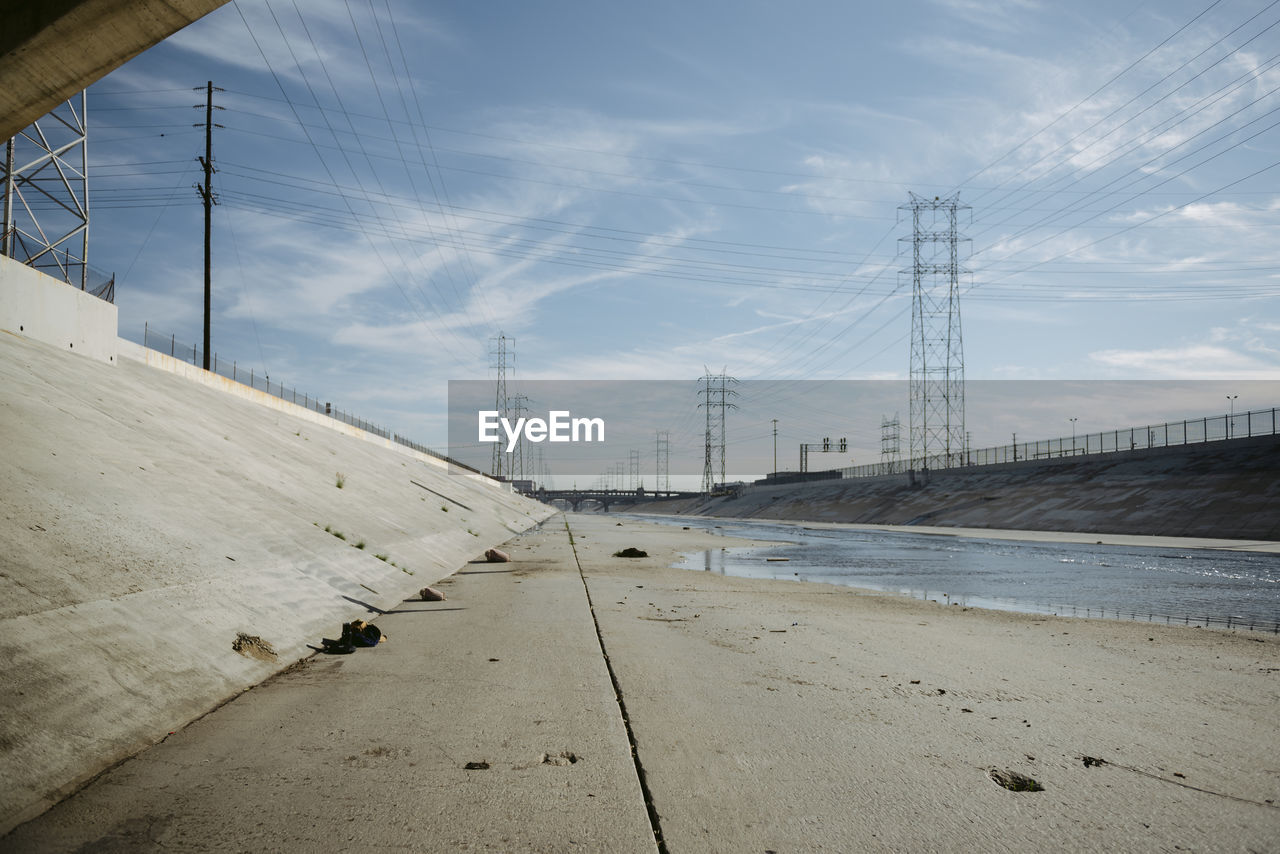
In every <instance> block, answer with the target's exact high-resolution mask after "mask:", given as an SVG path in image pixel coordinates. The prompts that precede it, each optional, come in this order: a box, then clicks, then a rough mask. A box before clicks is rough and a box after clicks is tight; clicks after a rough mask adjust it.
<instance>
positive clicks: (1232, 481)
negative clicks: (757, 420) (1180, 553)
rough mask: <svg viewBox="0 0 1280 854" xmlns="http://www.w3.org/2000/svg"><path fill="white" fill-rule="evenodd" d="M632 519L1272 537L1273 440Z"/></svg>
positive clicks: (759, 491)
mask: <svg viewBox="0 0 1280 854" xmlns="http://www.w3.org/2000/svg"><path fill="white" fill-rule="evenodd" d="M635 512H647V513H687V514H694V515H707V516H724V517H734V518H758V519H783V520H798V521H799V520H802V521H809V522H844V523H856V524H869V525H930V526H940V527H960V528H1003V529H1016V530H1025V531H1081V532H1093V533H1099V534H1141V535H1150V536H1168V537H1208V538H1216V539H1260V540H1277V539H1280V436H1264V437H1255V438H1252V439H1233V440H1230V441H1223V442H1212V443H1206V444H1200V445H1187V446H1181V447H1173V448H1157V449H1151V450H1144V451H1133V452H1128V453H1117V454H1097V455H1092V456H1086V457H1075V458H1071V459H1062V460H1056V459H1055V460H1044V461H1036V462H1026V463H1014V464H1008V465H1000V466H984V467H978V468H969V469H952V470H944V471H935V472H929V473H928V477H927V478H926V477H924V476H921V475H919V474H917V475H915V476H914V477H910V476H908V475H905V474H904V475H892V476H886V477H876V478H857V479H848V480H827V481H817V482H813V483H807V484H787V485H781V486H754V487H747V488H746V489H744V490H743V491H742V492H741V493H740V494H739V495H738V496H734V497H729V496H727V497H717V498H709V499H708V498H696V499H682V500H679V501H655V502H651V503H648V504H640V505H637V506H636V507H635Z"/></svg>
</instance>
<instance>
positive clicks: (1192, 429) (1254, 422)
mask: <svg viewBox="0 0 1280 854" xmlns="http://www.w3.org/2000/svg"><path fill="white" fill-rule="evenodd" d="M1277 433H1280V410H1278V409H1275V408H1272V409H1255V410H1251V411H1249V412H1238V413H1229V414H1224V415H1213V416H1207V417H1203V418H1190V419H1186V420H1183V421H1166V422H1165V423H1163V424H1149V425H1147V426H1145V427H1127V428H1125V429H1123V430H1106V431H1102V432H1099V433H1082V434H1079V435H1076V436H1064V437H1061V438H1057V439H1039V440H1037V441H1034V442H1018V443H1016V444H1008V445H1000V446H997V447H994V448H977V449H973V450H968V451H964V452H961V453H953V454H931V455H929V456H927V457H923V458H921V457H917V458H914V459H910V460H887V461H885V462H879V463H868V464H866V465H860V466H849V467H847V468H842V469H837V471H839V472H840V474H841V476H842V477H850V478H852V477H878V476H881V475H886V474H902V473H904V472H907V471H921V470H924V469H932V470H937V469H950V468H961V467H967V466H990V465H1003V464H1005V463H1017V462H1023V461H1026V460H1046V459H1054V458H1058V457H1071V456H1084V455H1086V454H1111V453H1116V452H1118V451H1136V450H1143V449H1147V448H1171V447H1177V446H1181V445H1196V444H1201V443H1204V442H1220V441H1223V440H1226V439H1244V438H1251V437H1253V436H1273V435H1276V434H1277Z"/></svg>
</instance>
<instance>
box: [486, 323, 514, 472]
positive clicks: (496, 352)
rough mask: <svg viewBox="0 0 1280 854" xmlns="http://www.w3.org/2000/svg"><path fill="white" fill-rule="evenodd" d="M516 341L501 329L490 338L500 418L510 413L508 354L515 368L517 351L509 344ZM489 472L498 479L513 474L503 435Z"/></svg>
mask: <svg viewBox="0 0 1280 854" xmlns="http://www.w3.org/2000/svg"><path fill="white" fill-rule="evenodd" d="M515 343H516V341H515V339H514V338H508V337H507V336H506V335H504V334H502V331H501V330H499V331H498V337H497V338H490V339H489V360H490V361H489V367H490V368H491V369H493V370H496V371H497V372H498V373H497V384H496V388H495V393H494V398H493V408H494V409H496V410H497V411H498V417H499V418H506V417H507V414H508V413H507V405H508V400H507V361H508V356H510V362H511V366H512V369H513V370H514V368H515V359H516V356H515V353H514V352H512V351H509V350H508V346H509V345H512V346H514V344H515ZM489 473H490V474H492V475H493V476H494V477H496V478H498V479H501V478H502V477H503V476H504V474H505V476H507V477H510V475H511V472H510V471H509V470H508V466H507V455H506V452H505V450H504V443H503V441H502V437H501V435H500V436H499V437H498V441H497V442H495V443H494V444H493V464H492V467H491V468H490V469H489Z"/></svg>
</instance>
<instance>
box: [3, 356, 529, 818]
mask: <svg viewBox="0 0 1280 854" xmlns="http://www.w3.org/2000/svg"><path fill="white" fill-rule="evenodd" d="M343 431H347V432H349V430H348V428H345V426H344V425H337V424H336V423H332V424H331V425H326V424H322V423H318V422H315V423H313V422H311V421H305V420H302V419H300V418H297V417H295V416H294V415H292V414H290V413H289V412H286V411H283V410H281V409H271V408H267V407H264V406H261V405H258V404H257V403H255V402H253V401H250V400H246V399H242V398H240V397H237V396H235V395H232V394H226V393H224V392H222V391H220V390H219V389H217V388H211V387H205V386H203V385H200V384H198V383H194V382H191V381H189V380H187V379H184V378H182V377H179V376H176V375H173V374H169V373H165V372H161V371H157V370H153V369H151V368H148V367H146V366H145V365H142V364H139V363H136V362H133V361H131V360H128V359H125V360H120V361H119V362H118V363H116V364H106V363H102V362H97V361H93V360H89V359H82V358H78V357H75V356H71V355H69V354H68V353H66V352H63V351H61V350H59V349H55V348H53V347H50V346H46V345H44V344H41V343H38V342H35V341H31V340H29V339H25V338H20V337H17V336H14V335H11V334H9V333H3V332H0V436H3V437H4V453H3V454H0V481H2V482H3V483H4V490H3V499H2V500H0V541H2V542H4V544H5V548H4V550H2V551H0V661H4V662H5V665H4V670H3V677H2V679H3V681H2V682H0V775H2V776H3V779H4V780H5V785H4V786H3V787H0V832H2V831H3V830H7V829H8V828H10V827H13V826H14V825H15V824H16V823H17V822H20V821H22V820H24V819H27V818H30V817H31V816H33V815H35V814H38V813H39V812H40V811H42V810H44V809H46V808H47V807H48V806H49V805H51V804H53V803H55V802H57V801H58V800H59V799H61V798H62V797H63V796H65V795H66V794H67V793H68V792H69V791H73V790H74V789H75V788H76V787H77V786H79V785H80V784H81V783H82V782H83V781H85V780H86V779H89V778H90V777H92V776H93V775H94V774H96V773H98V772H99V771H101V770H102V769H103V768H105V767H108V766H109V765H111V764H112V763H114V762H117V761H119V760H120V759H123V758H124V757H126V756H129V755H131V754H133V753H135V752H136V751H137V750H139V749H141V748H142V747H145V746H147V745H149V744H152V743H154V742H155V741H157V740H159V739H162V738H164V737H165V736H166V735H167V734H168V733H169V732H170V731H172V730H175V729H177V728H179V727H181V726H182V725H184V724H185V723H187V722H188V721H190V720H192V719H193V718H195V717H197V716H199V715H201V714H204V713H205V712H207V711H208V710H209V709H210V708H212V707H213V706H215V705H216V704H217V703H219V702H221V701H223V700H225V699H226V698H228V697H231V696H234V695H235V694H237V693H239V692H240V691H242V690H244V689H245V688H247V687H249V686H251V685H254V684H257V683H258V682H260V681H261V680H262V679H264V678H266V677H267V676H269V675H271V674H272V673H274V672H277V671H278V670H280V669H282V668H284V667H286V666H288V665H289V664H291V663H292V662H294V661H296V660H297V659H299V658H300V657H302V656H304V655H306V654H308V653H309V650H308V647H307V645H308V644H309V643H314V642H316V641H317V640H318V639H319V638H320V637H321V636H322V635H325V634H328V635H329V636H334V635H336V634H337V632H338V629H339V627H340V624H341V623H342V622H344V621H347V620H350V619H352V618H353V617H355V616H359V615H361V614H364V613H366V610H367V607H369V606H372V607H378V608H387V607H391V606H393V605H394V603H397V602H400V601H402V600H403V599H404V598H405V596H406V595H408V594H409V593H410V592H413V591H416V590H418V589H419V588H420V587H422V586H424V585H426V584H430V583H432V582H434V581H436V580H437V579H439V578H441V577H442V576H445V575H447V574H448V573H450V572H452V571H453V570H455V569H456V568H457V567H459V566H461V565H463V564H465V562H466V561H467V560H468V559H470V558H472V557H474V556H476V555H478V554H481V553H482V552H483V551H484V549H485V548H488V547H490V546H494V545H497V544H499V543H501V542H503V541H505V540H507V539H508V538H510V537H511V536H512V535H513V534H514V533H517V532H519V531H521V530H524V529H526V528H528V527H530V526H531V525H533V524H535V523H536V522H537V521H538V520H540V519H542V518H544V517H545V516H546V515H547V514H548V513H549V512H550V510H549V508H546V507H544V506H542V505H538V504H536V503H533V502H530V501H527V500H526V499H523V498H521V497H519V496H516V495H513V494H511V493H510V492H508V491H506V490H505V489H504V488H501V487H499V486H498V485H496V484H494V483H493V482H491V481H487V480H483V479H478V478H475V477H470V476H467V477H464V476H454V475H450V474H448V473H447V471H446V470H445V468H444V467H443V464H442V463H440V461H438V460H436V459H434V458H431V457H426V456H424V455H421V454H418V453H416V452H414V451H411V450H409V449H407V448H403V447H401V446H398V445H391V443H384V442H383V440H378V442H372V441H363V440H361V439H359V438H356V437H353V436H351V435H347V434H346V432H343ZM339 479H341V480H342V487H341V488H339V487H338V481H339ZM326 529H327V530H326ZM339 533H340V534H342V535H343V536H344V537H345V539H341V538H339V537H338V536H337V534H339ZM361 545H363V548H360V547H358V546H361ZM379 556H382V557H384V558H385V560H383V559H379ZM241 634H243V635H245V636H247V637H248V638H256V639H259V640H258V641H252V640H251V641H246V640H243V639H240V643H239V644H237V640H238V639H239V636H240V635H241ZM237 645H238V646H240V647H241V649H240V651H237V650H236V649H235V648H233V647H234V646H237Z"/></svg>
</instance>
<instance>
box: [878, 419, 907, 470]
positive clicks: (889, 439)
mask: <svg viewBox="0 0 1280 854" xmlns="http://www.w3.org/2000/svg"><path fill="white" fill-rule="evenodd" d="M901 456H902V421H901V419H900V418H899V417H898V413H896V412H895V413H893V417H892V418H890V417H889V416H887V415H882V416H880V462H882V463H884V464H886V465H887V466H888V467H889V468H890V469H892V468H893V466H894V463H896V462H897V461H898V459H899V458H900V457H901Z"/></svg>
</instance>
